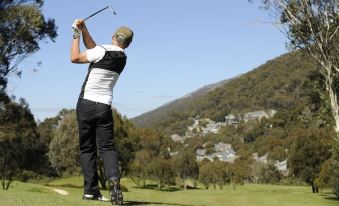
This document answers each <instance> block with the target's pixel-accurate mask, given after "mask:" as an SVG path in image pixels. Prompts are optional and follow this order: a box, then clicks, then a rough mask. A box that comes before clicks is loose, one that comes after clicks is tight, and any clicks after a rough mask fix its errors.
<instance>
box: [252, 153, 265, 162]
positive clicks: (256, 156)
mask: <svg viewBox="0 0 339 206" xmlns="http://www.w3.org/2000/svg"><path fill="white" fill-rule="evenodd" d="M267 157H268V153H266V154H265V155H263V156H260V157H259V156H258V153H253V159H254V160H255V161H256V162H258V163H264V164H267Z"/></svg>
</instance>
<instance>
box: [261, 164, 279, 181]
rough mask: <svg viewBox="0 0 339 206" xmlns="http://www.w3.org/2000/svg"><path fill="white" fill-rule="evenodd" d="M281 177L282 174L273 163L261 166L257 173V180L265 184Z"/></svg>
mask: <svg viewBox="0 0 339 206" xmlns="http://www.w3.org/2000/svg"><path fill="white" fill-rule="evenodd" d="M281 178H282V175H281V174H280V172H279V171H278V169H277V168H276V166H275V165H274V164H272V163H268V164H266V165H263V167H261V170H260V174H259V182H261V183H265V184H273V183H277V182H279V181H280V180H281Z"/></svg>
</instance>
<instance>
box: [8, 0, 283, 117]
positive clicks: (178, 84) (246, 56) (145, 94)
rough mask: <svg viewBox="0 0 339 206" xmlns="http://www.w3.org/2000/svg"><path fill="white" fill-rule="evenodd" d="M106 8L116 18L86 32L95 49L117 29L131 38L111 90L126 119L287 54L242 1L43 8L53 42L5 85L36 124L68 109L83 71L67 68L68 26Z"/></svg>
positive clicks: (97, 19) (143, 0)
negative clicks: (54, 28) (51, 20)
mask: <svg viewBox="0 0 339 206" xmlns="http://www.w3.org/2000/svg"><path fill="white" fill-rule="evenodd" d="M106 5H111V6H112V7H113V8H114V9H115V10H116V12H117V16H113V15H112V13H110V11H109V10H105V11H103V12H102V13H100V14H98V15H97V16H94V17H93V18H91V19H89V20H88V21H87V22H86V24H87V27H88V29H89V31H90V33H91V35H92V37H93V38H94V40H95V41H96V43H97V44H110V43H111V37H112V34H113V33H114V31H115V29H116V28H117V27H118V26H121V25H127V26H129V27H131V28H132V29H133V30H134V33H135V36H134V40H133V42H132V44H131V46H130V48H128V49H126V54H127V55H128V60H127V65H126V67H125V70H124V71H123V73H122V74H121V76H120V79H119V80H118V82H117V85H116V86H115V88H114V90H113V106H114V107H115V108H117V109H118V111H119V112H120V113H121V114H123V115H126V116H127V117H129V118H131V117H135V116H137V115H140V114H142V113H144V112H147V111H150V110H153V109H155V108H157V107H158V106H161V105H163V104H165V103H167V102H169V101H172V100H174V99H177V98H179V97H182V96H184V95H185V94H187V93H190V92H192V91H194V90H196V89H198V88H200V87H202V86H204V85H207V84H211V83H215V82H218V81H221V80H224V79H228V78H231V77H234V76H237V75H239V74H242V73H245V72H247V71H249V70H252V69H254V68H255V67H257V66H259V65H261V64H264V63H265V62H266V61H267V60H270V59H272V58H275V57H277V56H279V55H281V54H283V53H286V52H287V50H286V48H285V41H286V39H285V38H284V36H283V35H282V34H281V33H280V32H279V31H278V30H277V29H276V28H275V27H274V26H273V25H271V24H265V23H260V22H262V21H270V20H269V16H268V15H267V13H266V12H265V11H263V10H261V9H259V5H257V4H250V3H248V1H247V0H210V1H206V0H205V1H202V0H194V1H193V0H181V1H179V0H167V1H159V0H140V1H136V0H114V1H112V0H95V1H94V0H72V1H66V0H54V1H52V0H46V1H45V5H44V7H43V14H44V15H45V18H54V19H55V21H56V24H57V26H58V30H57V32H58V37H57V39H56V42H55V43H52V42H51V41H44V42H41V49H40V51H39V52H37V53H35V54H33V55H31V56H30V57H29V58H27V59H26V60H25V61H24V62H23V63H22V64H21V68H22V69H23V71H24V72H23V76H22V78H20V79H19V78H16V77H14V76H13V77H11V78H10V83H9V86H8V92H9V93H10V94H12V95H15V96H17V97H23V98H25V99H26V100H27V102H28V103H29V105H30V108H31V110H32V112H33V114H34V116H35V118H36V119H40V120H43V119H44V118H46V117H53V116H55V115H56V114H57V113H58V112H59V111H60V110H61V109H62V108H68V109H71V108H75V105H76V102H77V98H78V95H79V92H80V88H81V85H82V83H83V81H84V78H85V76H86V72H87V65H76V64H72V63H71V62H70V60H69V50H70V43H71V39H72V30H71V25H72V23H73V21H74V19H76V18H85V17H87V16H88V15H90V14H91V13H93V12H95V11H97V10H99V9H101V8H103V7H105V6H106ZM83 48H84V47H83V46H82V49H83ZM39 61H41V62H42V64H41V65H40V66H39V65H38V62H39ZM36 70H37V71H36Z"/></svg>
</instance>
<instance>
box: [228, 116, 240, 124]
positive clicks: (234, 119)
mask: <svg viewBox="0 0 339 206" xmlns="http://www.w3.org/2000/svg"><path fill="white" fill-rule="evenodd" d="M225 124H226V125H235V124H239V119H238V118H237V117H236V116H235V115H234V114H229V115H227V116H225Z"/></svg>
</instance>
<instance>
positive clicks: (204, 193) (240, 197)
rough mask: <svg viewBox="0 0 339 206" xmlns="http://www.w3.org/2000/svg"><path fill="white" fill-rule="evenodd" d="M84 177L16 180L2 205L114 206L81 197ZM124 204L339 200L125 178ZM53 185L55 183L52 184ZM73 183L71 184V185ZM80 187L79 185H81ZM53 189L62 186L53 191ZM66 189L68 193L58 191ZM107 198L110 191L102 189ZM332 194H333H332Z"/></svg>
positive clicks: (289, 205)
mask: <svg viewBox="0 0 339 206" xmlns="http://www.w3.org/2000/svg"><path fill="white" fill-rule="evenodd" d="M81 182H82V180H81V178H80V177H72V178H65V179H60V180H56V181H53V182H51V183H49V186H44V185H37V184H31V183H21V182H14V183H13V184H12V187H11V188H10V189H9V190H8V191H3V190H1V191H0V205H4V206H5V205H6V206H7V205H8V206H60V205H62V206H74V205H84V206H85V205H97V206H101V205H111V204H110V203H101V202H97V201H83V200H81V196H82V188H81ZM122 182H123V184H124V185H125V186H127V188H128V190H129V192H125V193H124V196H125V205H164V206H165V205H183V206H207V205H213V206H224V205H227V206H241V205H244V206H275V205H277V206H335V205H336V206H337V205H338V201H336V200H334V199H331V198H329V199H326V198H325V197H326V196H327V195H328V194H327V193H320V194H317V195H314V194H312V193H311V192H310V188H309V187H300V186H275V185H257V184H247V185H244V186H237V187H236V190H233V189H232V188H231V187H230V186H227V187H226V188H224V189H223V190H220V189H216V190H214V189H209V190H205V189H195V190H187V191H183V190H174V191H158V190H153V189H140V188H136V187H135V186H134V184H133V183H132V182H131V181H130V180H128V179H124V180H123V181H122ZM51 185H53V186H51ZM67 185H68V187H67ZM69 186H72V187H69ZM78 187H79V188H78ZM53 189H59V190H58V191H54V190H53ZM62 191H65V192H67V194H66V195H65V194H60V193H58V192H61V193H62ZM102 194H103V195H105V196H106V197H107V191H102ZM330 197H333V196H330Z"/></svg>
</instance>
